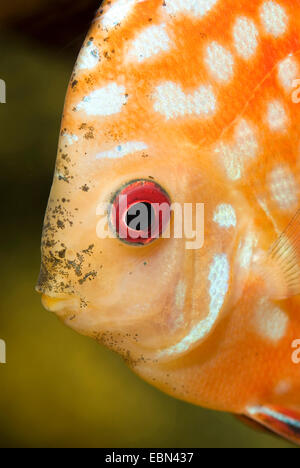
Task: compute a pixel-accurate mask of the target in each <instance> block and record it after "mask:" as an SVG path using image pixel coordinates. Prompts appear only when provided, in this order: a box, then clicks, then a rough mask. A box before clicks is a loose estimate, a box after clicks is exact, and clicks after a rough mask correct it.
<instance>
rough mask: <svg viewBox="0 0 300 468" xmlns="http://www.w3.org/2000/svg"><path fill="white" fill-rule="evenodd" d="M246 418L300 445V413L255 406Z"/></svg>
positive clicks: (279, 408)
mask: <svg viewBox="0 0 300 468" xmlns="http://www.w3.org/2000/svg"><path fill="white" fill-rule="evenodd" d="M246 416H247V417H249V418H251V419H253V420H254V421H255V422H257V423H259V424H261V425H262V426H264V427H265V428H267V429H269V430H270V431H272V432H273V433H275V434H277V435H279V436H281V437H284V438H285V439H288V440H289V441H291V442H294V443H295V444H298V445H300V413H298V412H296V411H293V410H288V409H285V408H281V407H278V406H253V407H250V408H247V413H246Z"/></svg>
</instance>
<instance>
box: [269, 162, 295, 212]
mask: <svg viewBox="0 0 300 468" xmlns="http://www.w3.org/2000/svg"><path fill="white" fill-rule="evenodd" d="M268 182H269V187H270V191H271V195H272V198H273V200H274V201H275V202H276V203H277V205H278V207H279V209H280V210H282V211H294V210H296V209H297V207H298V186H297V183H296V180H295V177H294V175H293V173H292V171H291V169H290V168H289V166H287V165H286V166H285V165H281V166H278V167H276V168H275V169H273V171H272V172H271V173H270V174H269V177H268Z"/></svg>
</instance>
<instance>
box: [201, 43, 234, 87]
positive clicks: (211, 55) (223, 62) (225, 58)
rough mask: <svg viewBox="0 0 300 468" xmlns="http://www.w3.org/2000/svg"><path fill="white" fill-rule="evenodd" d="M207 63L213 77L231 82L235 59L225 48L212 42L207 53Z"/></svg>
mask: <svg viewBox="0 0 300 468" xmlns="http://www.w3.org/2000/svg"><path fill="white" fill-rule="evenodd" d="M204 60H205V63H206V65H207V67H208V69H209V71H210V73H211V74H212V76H213V77H214V78H215V79H216V80H219V81H229V80H230V78H232V76H233V64H234V61H233V57H232V55H231V53H230V52H229V51H228V50H226V49H225V47H223V46H221V45H219V44H218V43H217V42H212V43H211V44H210V45H209V46H208V47H207V49H206V52H205V58H204Z"/></svg>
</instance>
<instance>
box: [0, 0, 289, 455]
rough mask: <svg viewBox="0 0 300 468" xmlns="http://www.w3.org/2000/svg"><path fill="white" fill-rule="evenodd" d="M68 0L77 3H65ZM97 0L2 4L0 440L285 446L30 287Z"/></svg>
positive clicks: (16, 443)
mask: <svg viewBox="0 0 300 468" xmlns="http://www.w3.org/2000/svg"><path fill="white" fill-rule="evenodd" d="M74 4H75V5H74ZM97 6H98V2H97V1H94V0H91V1H88V0H84V1H81V0H78V1H77V2H74V0H73V1H70V0H60V1H59V0H51V2H49V1H46V0H44V1H42V0H35V1H33V0H32V1H29V0H28V2H23V1H17V0H11V1H10V4H9V5H7V6H6V7H5V6H1V12H0V23H1V32H0V57H1V61H0V78H1V79H4V80H5V81H6V84H7V104H1V105H0V129H1V145H0V158H1V171H0V177H1V183H0V190H1V192H2V193H1V207H2V216H1V224H2V229H1V234H0V235H1V244H0V245H1V263H0V275H1V312H0V338H2V339H4V340H5V341H6V343H7V364H6V365H1V364H0V446H1V447H109V448H111V447H157V448H163V447H181V448H184V447H274V448H275V447H290V445H289V444H287V443H285V442H284V441H282V440H280V439H277V438H275V437H271V436H268V435H265V434H261V433H257V432H255V431H253V430H251V429H249V428H247V427H245V426H243V425H242V424H241V423H239V422H238V421H236V420H235V419H234V418H233V417H232V416H230V415H226V414H221V413H215V412H212V411H207V410H203V409H201V408H197V407H194V406H192V405H189V404H186V403H183V402H180V401H176V400H175V399H172V398H170V397H168V396H166V395H164V394H162V393H160V392H159V391H158V390H156V389H154V388H152V387H151V386H149V385H148V384H146V383H144V382H143V381H141V380H140V379H139V378H138V377H136V376H135V375H134V374H133V373H132V372H131V371H130V370H129V369H127V367H126V366H125V364H124V363H123V362H122V360H121V359H120V358H119V357H118V356H116V355H115V354H113V353H112V352H109V351H107V350H106V349H104V348H102V347H101V346H99V345H98V344H96V343H95V342H93V341H92V340H90V339H88V338H84V337H82V336H80V335H77V334H76V333H74V332H73V331H71V330H70V329H68V328H67V327H64V326H63V325H62V324H61V323H60V322H59V321H58V320H57V319H56V318H55V316H54V315H51V314H50V313H48V312H46V311H45V310H43V308H42V307H41V305H40V298H39V296H38V295H37V294H36V293H35V292H34V285H35V282H36V279H37V276H38V272H39V262H40V257H39V255H40V252H39V244H40V234H41V227H42V221H43V215H44V211H45V208H46V203H47V197H48V194H49V190H50V185H51V180H52V173H53V168H54V162H55V156H56V146H57V139H58V133H59V127H60V118H61V113H62V108H63V101H64V95H65V91H66V87H67V84H68V80H69V77H70V74H71V71H72V67H73V64H74V61H75V58H76V55H77V53H78V49H79V47H80V44H81V42H82V41H83V38H84V36H85V33H86V32H87V29H88V25H89V21H90V19H91V18H92V16H93V13H94V10H95V8H96V7H97Z"/></svg>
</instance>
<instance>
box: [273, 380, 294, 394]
mask: <svg viewBox="0 0 300 468" xmlns="http://www.w3.org/2000/svg"><path fill="white" fill-rule="evenodd" d="M291 389H292V385H291V383H290V382H288V381H286V380H281V381H280V382H278V384H277V385H276V387H275V388H274V393H275V394H276V395H279V396H283V395H286V394H287V393H289V391H290V390H291Z"/></svg>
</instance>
